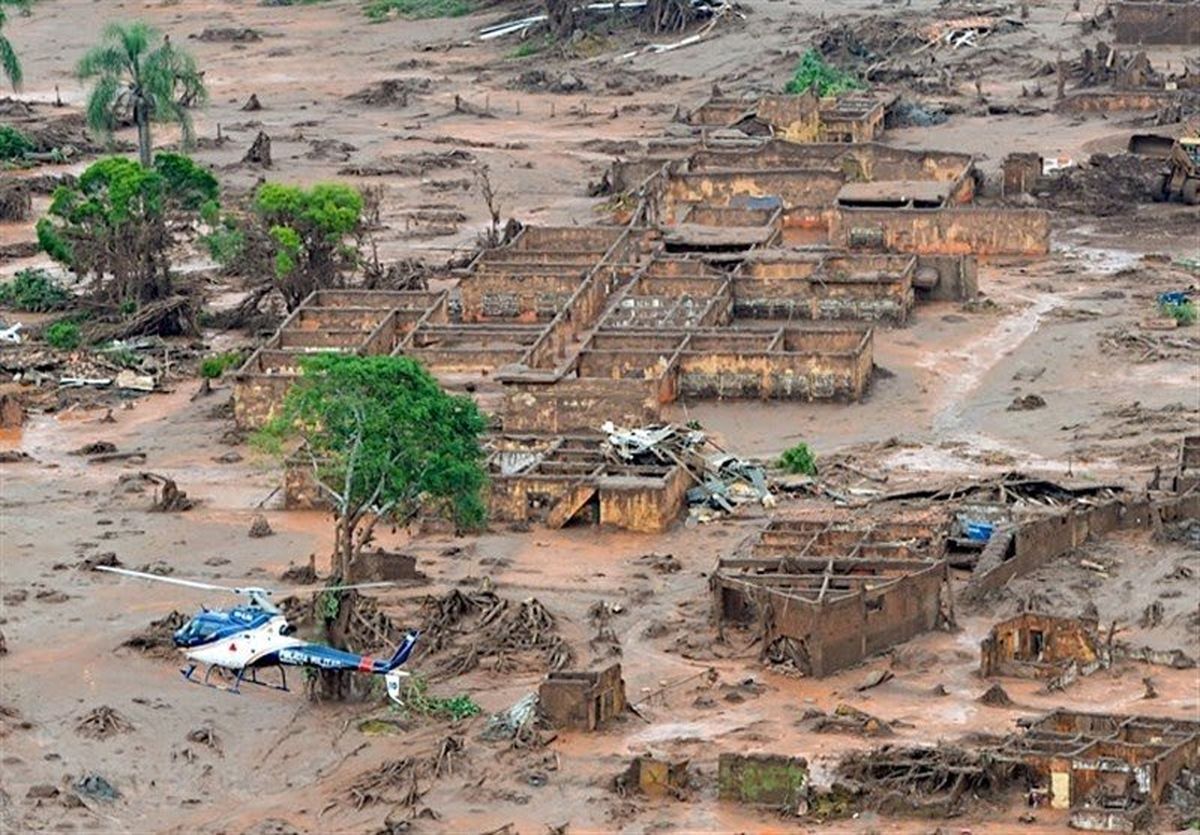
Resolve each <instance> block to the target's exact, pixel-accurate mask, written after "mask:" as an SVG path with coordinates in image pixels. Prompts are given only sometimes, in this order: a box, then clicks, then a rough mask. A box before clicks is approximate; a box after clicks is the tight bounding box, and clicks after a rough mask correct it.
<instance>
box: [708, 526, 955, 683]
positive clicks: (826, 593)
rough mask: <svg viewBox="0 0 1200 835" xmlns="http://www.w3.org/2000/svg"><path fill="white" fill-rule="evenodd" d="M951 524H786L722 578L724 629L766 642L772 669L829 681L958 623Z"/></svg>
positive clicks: (730, 560) (717, 578)
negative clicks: (948, 548) (950, 564)
mask: <svg viewBox="0 0 1200 835" xmlns="http://www.w3.org/2000/svg"><path fill="white" fill-rule="evenodd" d="M945 526H946V519H945V517H944V516H942V515H941V514H939V513H936V512H933V513H930V512H924V511H922V512H914V513H910V514H900V513H897V514H895V515H891V516H887V517H882V518H879V519H876V520H871V521H865V520H864V519H863V518H862V514H858V515H857V516H856V515H855V514H853V513H851V512H850V511H841V512H832V513H831V512H830V511H828V510H823V511H813V512H808V513H803V512H801V513H796V514H789V515H787V516H777V517H776V518H774V519H772V520H771V521H770V522H769V523H768V524H767V526H766V527H765V528H763V529H762V530H761V531H760V532H759V534H758V535H757V536H755V537H753V538H752V539H751V541H750V542H749V543H748V544H747V545H746V546H744V547H742V548H741V549H740V550H739V552H738V553H737V554H735V555H732V556H728V557H722V558H721V559H720V560H718V563H717V567H716V570H715V571H714V573H713V576H712V580H711V586H712V591H713V614H714V617H715V619H716V621H717V623H718V628H719V629H723V628H724V627H725V626H726V625H739V626H742V627H749V628H752V629H754V630H756V631H758V632H759V633H760V636H761V639H762V643H761V646H762V648H763V654H764V657H765V658H766V659H767V660H770V661H774V662H781V663H788V664H792V665H794V666H795V667H796V668H797V669H798V670H799V671H800V672H802V673H803V674H805V675H808V676H814V677H821V676H826V675H829V674H830V673H833V672H836V671H837V670H841V669H843V668H845V667H849V666H851V665H853V664H856V663H858V662H860V661H862V660H863V659H864V658H866V657H868V656H870V655H872V654H874V653H876V652H880V651H882V650H884V649H887V648H888V647H890V646H894V645H895V644H898V643H902V642H904V641H907V640H908V639H909V638H912V637H913V636H915V635H919V634H920V633H922V632H927V631H929V630H931V629H936V628H938V627H939V626H944V625H948V624H949V623H951V622H952V621H953V609H952V605H951V597H950V587H949V574H948V568H947V564H946V561H945V559H944V553H943V549H944V539H945Z"/></svg>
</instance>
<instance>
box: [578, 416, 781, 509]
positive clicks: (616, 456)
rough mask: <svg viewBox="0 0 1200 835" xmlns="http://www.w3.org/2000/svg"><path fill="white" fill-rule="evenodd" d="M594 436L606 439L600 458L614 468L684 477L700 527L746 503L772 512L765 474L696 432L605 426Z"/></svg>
mask: <svg viewBox="0 0 1200 835" xmlns="http://www.w3.org/2000/svg"><path fill="white" fill-rule="evenodd" d="M600 430H601V431H602V432H604V434H605V435H606V436H607V439H608V440H607V444H606V445H605V447H604V450H605V454H606V455H607V456H608V457H609V458H610V459H611V460H613V461H614V462H616V463H620V464H634V465H636V464H665V465H674V466H678V467H681V468H682V469H683V470H684V471H685V472H687V474H688V475H689V476H691V479H692V481H693V482H694V484H695V486H694V487H692V488H691V489H689V490H688V491H687V501H688V504H689V505H690V506H691V511H690V513H691V516H692V517H694V518H697V519H699V520H700V521H708V520H709V519H712V518H714V515H715V514H716V513H720V512H724V513H732V512H733V511H734V509H735V507H736V506H738V505H741V504H746V503H748V502H755V503H760V504H762V505H763V506H764V507H774V506H775V497H774V495H772V493H771V490H770V488H769V486H768V484H767V473H766V470H765V469H764V468H763V467H762V466H761V465H759V464H755V463H753V462H751V461H748V460H746V459H744V458H739V457H738V456H736V455H731V454H729V453H728V452H726V451H725V450H724V449H722V448H721V447H719V446H718V445H717V444H716V442H714V441H713V440H712V439H711V438H709V437H708V436H707V435H706V434H705V433H704V432H702V431H700V430H698V429H690V428H687V427H681V426H674V425H670V424H668V425H665V426H644V427H640V428H636V429H629V428H625V427H618V426H615V425H614V424H613V423H612V422H611V421H609V422H608V423H605V424H604V425H603V426H601V427H600Z"/></svg>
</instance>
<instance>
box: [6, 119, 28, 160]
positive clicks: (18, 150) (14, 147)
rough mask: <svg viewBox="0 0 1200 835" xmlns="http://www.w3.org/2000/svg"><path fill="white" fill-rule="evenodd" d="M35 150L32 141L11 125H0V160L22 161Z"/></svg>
mask: <svg viewBox="0 0 1200 835" xmlns="http://www.w3.org/2000/svg"><path fill="white" fill-rule="evenodd" d="M36 150H37V146H36V145H35V144H34V142H33V140H32V139H30V138H29V137H28V136H26V135H25V134H23V133H21V132H20V131H19V130H17V129H16V128H14V127H13V126H12V125H0V160H5V161H9V160H16V159H22V158H23V157H24V156H25V155H26V154H28V153H31V152H33V151H36Z"/></svg>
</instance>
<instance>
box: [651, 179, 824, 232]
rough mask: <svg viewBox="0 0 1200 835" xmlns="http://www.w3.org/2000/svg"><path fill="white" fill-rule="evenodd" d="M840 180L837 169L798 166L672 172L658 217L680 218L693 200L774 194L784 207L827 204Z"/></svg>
mask: <svg viewBox="0 0 1200 835" xmlns="http://www.w3.org/2000/svg"><path fill="white" fill-rule="evenodd" d="M844 180H845V178H844V177H843V176H842V174H841V173H840V172H831V171H823V170H819V169H799V168H797V169H775V170H770V169H753V168H745V169H739V170H733V171H702V172H689V173H682V174H673V175H671V177H670V178H669V179H668V181H667V184H666V189H665V193H664V195H663V206H662V220H663V222H665V223H668V224H673V223H678V222H680V221H681V220H682V217H683V214H684V212H685V211H686V210H687V208H688V207H689V206H690V205H691V204H693V203H708V204H712V205H715V206H730V205H735V204H736V202H737V201H738V200H742V199H744V198H747V197H777V198H779V200H780V201H781V202H782V203H783V207H784V208H785V209H791V208H794V207H798V206H809V207H822V206H828V205H829V204H831V203H832V202H833V201H834V198H836V197H837V193H838V191H839V190H841V187H842V184H843V182H844Z"/></svg>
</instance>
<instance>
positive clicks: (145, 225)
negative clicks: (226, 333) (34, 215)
mask: <svg viewBox="0 0 1200 835" xmlns="http://www.w3.org/2000/svg"><path fill="white" fill-rule="evenodd" d="M217 193H218V186H217V180H216V178H215V177H213V175H212V174H211V173H209V172H208V171H206V170H205V169H203V168H200V167H199V166H197V165H196V164H195V163H194V162H192V160H190V159H188V158H187V157H185V156H180V155H178V154H159V155H158V157H157V158H156V159H155V161H154V167H153V168H143V167H142V166H141V165H139V164H138V163H136V162H134V161H133V160H129V159H125V158H123V157H109V158H107V159H102V160H100V161H98V162H95V163H93V164H92V165H91V166H90V167H89V168H88V169H87V170H86V171H84V172H83V174H82V175H81V176H80V177H79V180H78V182H76V183H75V184H74V185H63V186H59V188H58V189H56V190H55V192H54V197H53V199H52V200H51V203H50V210H49V213H48V214H47V215H46V216H45V217H43V218H42V219H41V220H39V221H38V223H37V236H38V243H39V244H40V245H41V247H42V249H43V250H44V251H45V252H46V253H48V254H49V255H50V256H51V257H52V258H54V259H55V260H56V261H59V262H60V263H62V264H64V265H66V266H67V267H69V268H70V269H71V270H72V271H74V272H75V273H76V274H77V275H79V276H80V277H87V276H92V277H93V278H94V282H95V283H94V288H95V290H96V292H97V295H98V296H100V297H101V298H104V299H107V300H109V301H112V302H113V303H115V304H117V305H125V306H128V307H131V308H136V306H137V305H138V304H144V303H147V302H152V301H156V300H158V299H161V298H164V297H166V296H167V295H169V294H170V293H171V291H172V284H171V273H170V266H171V265H170V255H169V253H170V250H171V247H172V246H173V245H174V243H175V237H174V230H175V229H187V228H191V227H192V225H193V224H194V223H195V222H196V221H197V220H198V219H199V218H200V217H201V215H202V214H205V213H210V212H213V211H215V209H214V207H215V203H216V199H217Z"/></svg>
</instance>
